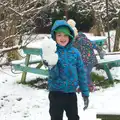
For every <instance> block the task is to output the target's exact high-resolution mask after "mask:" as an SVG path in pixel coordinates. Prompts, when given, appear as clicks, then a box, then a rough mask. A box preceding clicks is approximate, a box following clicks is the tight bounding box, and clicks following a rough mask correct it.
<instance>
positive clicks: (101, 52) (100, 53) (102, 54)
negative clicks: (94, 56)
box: [99, 50, 105, 59]
mask: <svg viewBox="0 0 120 120" xmlns="http://www.w3.org/2000/svg"><path fill="white" fill-rule="evenodd" d="M99 56H100V59H104V56H105V51H103V50H102V51H100V52H99Z"/></svg>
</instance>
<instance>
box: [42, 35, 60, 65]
mask: <svg viewBox="0 0 120 120" xmlns="http://www.w3.org/2000/svg"><path fill="white" fill-rule="evenodd" d="M41 48H42V58H43V60H46V62H48V65H51V66H53V65H56V64H57V61H58V55H57V54H56V53H55V52H56V49H57V48H56V42H55V41H54V40H53V39H52V38H47V37H45V38H44V40H43V41H42V44H41Z"/></svg>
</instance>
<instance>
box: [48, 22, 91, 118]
mask: <svg viewBox="0 0 120 120" xmlns="http://www.w3.org/2000/svg"><path fill="white" fill-rule="evenodd" d="M51 35H52V38H53V39H54V40H55V41H56V42H57V54H58V56H59V58H58V62H57V64H56V65H55V66H54V67H52V68H51V69H49V79H48V89H49V91H50V92H49V101H50V109H49V113H50V116H51V120H63V112H64V111H65V112H66V116H67V117H68V120H79V116H78V108H77V96H76V91H77V89H78V86H79V87H80V89H81V94H82V97H83V100H84V110H85V109H87V107H88V103H89V99H88V97H89V90H88V85H87V80H86V74H85V71H84V65H83V61H82V59H81V55H80V53H79V51H78V50H77V49H76V48H74V47H73V46H72V42H73V39H74V31H73V29H72V28H71V27H70V26H69V25H68V24H67V22H66V21H65V20H57V21H56V22H55V23H54V25H53V27H52V30H51Z"/></svg>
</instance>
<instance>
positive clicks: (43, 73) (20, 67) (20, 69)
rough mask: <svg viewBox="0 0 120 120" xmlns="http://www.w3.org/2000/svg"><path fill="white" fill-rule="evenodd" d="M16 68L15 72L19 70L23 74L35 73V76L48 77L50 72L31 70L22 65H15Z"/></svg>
mask: <svg viewBox="0 0 120 120" xmlns="http://www.w3.org/2000/svg"><path fill="white" fill-rule="evenodd" d="M14 68H15V70H19V71H23V72H30V73H34V74H40V75H45V76H48V70H43V69H37V68H31V67H27V66H22V65H14Z"/></svg>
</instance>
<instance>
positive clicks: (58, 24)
mask: <svg viewBox="0 0 120 120" xmlns="http://www.w3.org/2000/svg"><path fill="white" fill-rule="evenodd" d="M62 26H63V27H64V26H66V27H68V28H69V30H70V33H71V35H72V36H73V38H70V40H71V41H73V39H74V36H75V35H74V31H73V29H72V28H71V26H70V25H69V24H68V23H67V22H66V21H65V20H56V21H55V23H54V24H53V27H52V29H51V37H52V38H53V39H54V40H55V30H56V29H57V28H59V27H62Z"/></svg>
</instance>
